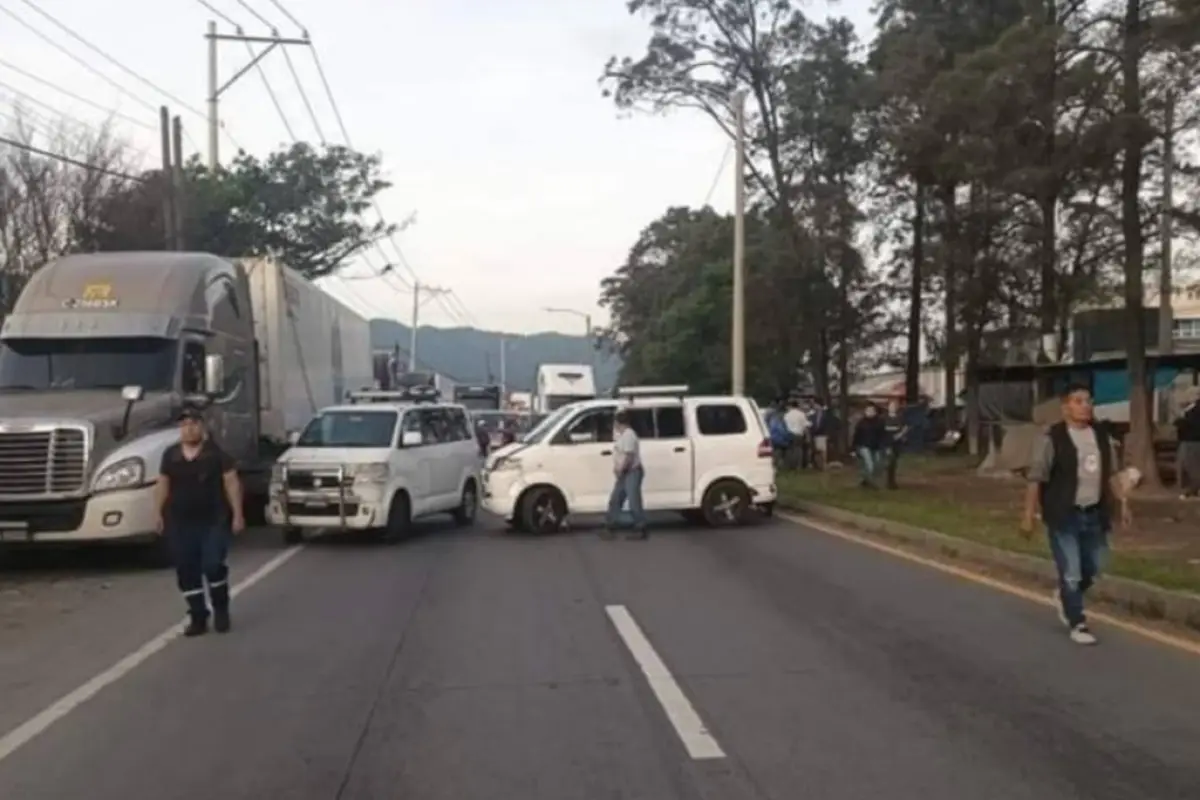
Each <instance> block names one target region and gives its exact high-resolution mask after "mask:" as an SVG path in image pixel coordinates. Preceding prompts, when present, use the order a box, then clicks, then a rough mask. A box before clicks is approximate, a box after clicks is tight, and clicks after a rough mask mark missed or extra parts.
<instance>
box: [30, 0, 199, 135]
mask: <svg viewBox="0 0 1200 800" xmlns="http://www.w3.org/2000/svg"><path fill="white" fill-rule="evenodd" d="M20 2H22V3H24V4H25V5H26V6H28V7H29V8H30V9H31V10H33V11H34V12H35V13H36V14H39V15H40V16H41V17H43V18H44V19H45V20H47V21H48V22H50V23H51V24H52V25H54V26H55V27H57V28H58V29H59V30H61V31H62V32H63V33H65V34H67V35H68V36H70V37H71V38H72V39H74V40H75V41H77V42H79V43H80V44H82V45H83V46H84V47H86V48H88V49H89V50H91V51H92V52H93V53H95V54H96V55H98V56H100V57H101V58H103V59H104V60H105V61H107V62H108V63H110V64H112V65H113V66H114V67H116V68H117V69H119V70H121V71H122V72H124V73H125V74H126V75H129V76H130V77H131V78H133V79H134V80H137V81H139V82H140V83H142V84H143V85H144V86H148V87H149V88H151V89H153V90H154V91H156V92H158V93H159V94H160V95H162V96H163V97H165V98H167V99H168V100H170V101H171V102H172V103H175V104H177V105H178V106H179V107H180V108H183V109H186V110H188V111H190V112H192V113H193V114H195V115H197V116H199V117H204V116H205V114H204V112H203V111H200V110H198V109H197V108H195V107H194V106H192V105H189V104H188V103H185V102H184V101H183V100H180V99H179V98H178V97H176V96H175V95H173V94H171V93H170V92H168V91H167V90H166V89H164V88H162V87H161V86H159V85H158V84H156V83H154V82H153V81H151V80H150V79H149V78H146V77H144V76H142V75H141V74H139V73H138V72H137V71H135V70H132V69H130V68H129V67H127V66H125V65H124V64H122V63H121V62H120V61H118V60H117V59H115V58H113V57H112V56H111V55H109V54H108V53H106V52H105V51H104V50H102V49H100V48H99V47H97V46H96V45H94V44H92V43H91V42H89V41H88V40H87V39H85V38H83V37H82V36H80V35H79V34H78V33H76V32H75V31H74V30H72V29H71V28H70V27H68V26H67V25H66V24H64V23H63V22H61V21H59V20H58V18H56V17H55V16H53V15H52V14H50V12H48V11H45V10H43V9H42V8H41V6H39V5H38V4H37V3H35V2H33V0H20Z"/></svg>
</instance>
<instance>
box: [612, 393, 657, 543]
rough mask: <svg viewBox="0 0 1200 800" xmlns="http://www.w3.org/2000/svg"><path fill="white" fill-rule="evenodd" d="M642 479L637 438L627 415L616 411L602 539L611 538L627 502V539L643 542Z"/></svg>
mask: <svg viewBox="0 0 1200 800" xmlns="http://www.w3.org/2000/svg"><path fill="white" fill-rule="evenodd" d="M645 477H646V472H645V470H643V469H642V459H641V455H640V453H639V445H638V436H637V434H636V433H634V432H633V428H631V427H629V412H628V411H626V410H625V409H623V408H622V409H618V410H617V413H616V414H615V415H614V417H613V488H612V494H610V495H609V496H608V514H607V515H606V518H605V520H604V532H603V533H602V534H601V536H603V537H604V538H605V539H611V538H613V532H614V531H615V530H616V529H617V526H618V524H619V522H620V517H621V509H622V508H623V507H624V506H625V502H626V501H629V516H630V517H632V518H633V530H632V532H631V533H630V536H629V538H631V539H645V538H646V536H647V532H646V512H645V511H644V510H643V509H642V480H643V479H644V478H645Z"/></svg>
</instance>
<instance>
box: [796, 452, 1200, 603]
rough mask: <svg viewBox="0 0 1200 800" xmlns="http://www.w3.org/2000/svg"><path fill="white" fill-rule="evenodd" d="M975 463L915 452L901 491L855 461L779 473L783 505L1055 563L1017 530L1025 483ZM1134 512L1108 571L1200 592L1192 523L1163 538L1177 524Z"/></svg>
mask: <svg viewBox="0 0 1200 800" xmlns="http://www.w3.org/2000/svg"><path fill="white" fill-rule="evenodd" d="M971 466H972V462H971V461H969V460H967V459H965V458H962V457H958V456H930V457H911V458H908V459H906V460H905V461H902V462H901V468H900V479H899V483H900V488H899V489H897V490H893V491H888V490H884V489H878V490H867V489H863V488H861V487H859V486H858V475H857V473H856V471H855V470H854V469H853V467H852V466H847V467H844V468H840V469H830V470H829V471H827V472H814V471H797V472H781V473H780V474H779V477H778V483H779V489H780V496H781V500H782V501H783V504H784V505H787V501H788V500H793V501H800V502H808V503H815V504H820V505H826V506H832V507H834V508H840V509H843V510H846V511H852V512H855V513H858V514H863V515H865V516H870V517H876V518H878V519H885V520H891V521H893V522H899V523H903V524H905V525H911V526H913V527H917V528H924V529H926V530H931V531H936V532H938V533H943V534H946V535H948V536H954V537H957V538H960V539H965V540H969V541H972V542H979V543H982V544H987V545H991V546H993V547H996V548H999V549H1001V550H1007V551H1010V552H1014V553H1024V554H1026V555H1033V556H1037V557H1039V558H1045V559H1047V560H1049V559H1050V550H1049V547H1048V545H1047V544H1046V539H1045V535H1044V534H1042V533H1040V532H1039V533H1037V534H1035V535H1034V536H1033V537H1031V538H1029V539H1026V538H1024V537H1023V536H1022V535H1021V533H1020V530H1019V523H1020V516H1021V502H1022V492H1023V489H1024V484H1023V483H1021V482H1020V481H1018V480H1015V479H1004V478H990V477H980V476H978V475H976V474H975V473H974V470H973V469H971ZM1133 510H1134V529H1133V530H1132V531H1118V532H1117V534H1116V536H1115V537H1114V538H1113V548H1114V551H1113V553H1112V557H1111V559H1110V562H1109V565H1108V570H1107V571H1108V573H1109V574H1112V575H1120V576H1122V577H1125V578H1130V579H1133V580H1138V581H1144V582H1146V583H1150V584H1154V585H1156V586H1160V587H1162V588H1164V589H1176V590H1184V591H1189V592H1195V593H1200V559H1193V558H1189V557H1188V553H1189V552H1194V551H1193V550H1192V548H1195V547H1196V546H1197V545H1196V541H1197V540H1200V532H1197V529H1195V528H1191V530H1190V531H1186V532H1185V533H1184V534H1183V535H1189V534H1190V536H1189V540H1188V541H1182V542H1163V541H1162V540H1163V539H1164V536H1165V534H1164V531H1166V530H1167V528H1168V527H1170V528H1171V529H1174V528H1176V527H1178V526H1176V525H1170V526H1168V525H1166V524H1165V523H1164V524H1163V525H1161V526H1159V529H1158V531H1157V532H1156V531H1155V529H1154V527H1155V526H1154V520H1155V515H1156V514H1158V513H1160V511H1159V510H1158V507H1157V506H1146V505H1144V504H1143V503H1141V502H1139V501H1138V500H1135V501H1134V504H1133ZM1142 512H1146V513H1144V514H1143V513H1142ZM1176 521H1177V520H1176ZM1187 527H1189V528H1190V527H1191V526H1187ZM1172 534H1173V531H1172ZM1172 538H1175V535H1174V534H1173V536H1172ZM1174 545H1178V546H1174ZM1131 551H1132V552H1131Z"/></svg>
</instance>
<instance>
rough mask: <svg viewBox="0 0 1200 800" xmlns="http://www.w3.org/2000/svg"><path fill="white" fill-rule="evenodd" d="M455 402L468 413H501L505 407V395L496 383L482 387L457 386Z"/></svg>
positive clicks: (455, 388)
mask: <svg viewBox="0 0 1200 800" xmlns="http://www.w3.org/2000/svg"><path fill="white" fill-rule="evenodd" d="M454 402H456V403H458V404H459V405H461V406H464V407H465V408H466V409H467V410H468V411H499V410H500V409H501V408H503V406H504V394H503V392H501V391H500V387H499V386H497V385H496V384H494V383H491V384H485V385H482V386H455V387H454Z"/></svg>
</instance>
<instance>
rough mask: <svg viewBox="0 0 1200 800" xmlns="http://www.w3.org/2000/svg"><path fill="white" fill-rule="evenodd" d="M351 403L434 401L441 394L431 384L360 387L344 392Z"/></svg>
mask: <svg viewBox="0 0 1200 800" xmlns="http://www.w3.org/2000/svg"><path fill="white" fill-rule="evenodd" d="M346 399H347V400H349V401H350V404H351V405H359V404H361V403H436V402H438V401H439V400H440V399H441V394H440V393H439V392H438V390H437V389H435V388H433V387H432V386H410V387H408V388H406V389H362V390H360V391H357V392H356V391H353V390H351V391H349V392H346Z"/></svg>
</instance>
